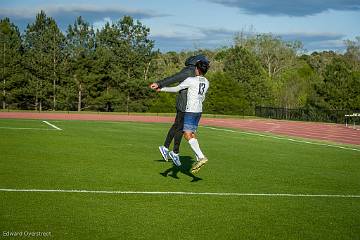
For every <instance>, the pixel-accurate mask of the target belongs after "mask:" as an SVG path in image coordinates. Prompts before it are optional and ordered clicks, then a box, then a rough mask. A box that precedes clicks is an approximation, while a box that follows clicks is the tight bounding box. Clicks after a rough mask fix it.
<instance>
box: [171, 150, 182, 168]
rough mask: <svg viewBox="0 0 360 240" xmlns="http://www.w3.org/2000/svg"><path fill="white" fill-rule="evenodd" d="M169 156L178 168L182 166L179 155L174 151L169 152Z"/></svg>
mask: <svg viewBox="0 0 360 240" xmlns="http://www.w3.org/2000/svg"><path fill="white" fill-rule="evenodd" d="M169 156H170V158H171V160H172V161H173V163H174V164H175V165H176V166H178V167H180V166H181V162H180V157H179V154H176V153H174V152H173V151H171V152H169Z"/></svg>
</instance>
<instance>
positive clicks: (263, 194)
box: [0, 188, 360, 198]
mask: <svg viewBox="0 0 360 240" xmlns="http://www.w3.org/2000/svg"><path fill="white" fill-rule="evenodd" d="M0 192H57V193H95V194H122V195H196V196H199V195H206V196H239V197H241V196H254V197H308V198H315V197H321V198H360V195H346V194H302V193H295V194H294V193H235V192H150V191H110V190H67V189H10V188H1V189H0Z"/></svg>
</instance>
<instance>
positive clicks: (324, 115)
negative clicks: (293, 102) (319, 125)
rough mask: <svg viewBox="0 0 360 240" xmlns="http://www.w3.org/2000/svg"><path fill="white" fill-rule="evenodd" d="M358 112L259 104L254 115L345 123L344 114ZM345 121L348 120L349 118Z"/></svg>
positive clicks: (356, 111) (355, 111)
mask: <svg viewBox="0 0 360 240" xmlns="http://www.w3.org/2000/svg"><path fill="white" fill-rule="evenodd" d="M358 112H360V110H330V109H313V108H312V109H311V108H310V109H302V108H299V109H289V108H274V107H260V106H257V107H255V115H256V116H257V117H263V118H274V119H287V120H299V121H314V122H332V123H345V122H346V117H345V115H349V114H353V113H358ZM347 121H349V119H348V120H347Z"/></svg>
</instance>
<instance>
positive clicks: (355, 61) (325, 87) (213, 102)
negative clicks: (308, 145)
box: [0, 11, 360, 115]
mask: <svg viewBox="0 0 360 240" xmlns="http://www.w3.org/2000/svg"><path fill="white" fill-rule="evenodd" d="M149 34H150V29H149V28H148V27H146V26H144V25H143V24H142V23H141V22H140V21H136V20H134V19H133V18H132V17H130V16H125V17H123V18H121V19H119V20H118V21H116V22H113V23H111V24H110V23H106V24H105V26H104V27H103V28H102V29H97V30H95V29H94V28H93V27H92V26H91V25H90V24H89V23H88V22H86V20H85V19H83V18H82V17H78V18H77V19H76V20H75V21H74V23H73V24H72V25H69V26H68V28H67V30H66V32H62V31H61V30H60V29H59V27H58V25H57V23H56V21H55V20H54V19H53V18H51V17H48V16H47V15H46V13H45V12H44V11H41V12H40V13H38V14H37V16H36V19H35V21H34V22H33V23H31V24H29V25H28V26H27V27H26V29H25V31H24V33H23V34H20V32H19V29H18V27H17V26H16V25H15V24H13V23H12V22H11V21H10V19H9V18H4V19H1V20H0V37H1V41H0V44H1V47H0V56H1V57H0V58H1V65H0V66H1V67H0V71H1V73H0V75H1V83H0V86H1V90H2V93H1V96H0V101H1V104H2V109H26V110H37V111H43V110H62V111H83V110H95V111H118V112H173V111H174V105H175V100H174V99H175V98H174V97H175V96H174V95H172V94H157V93H155V92H154V91H151V90H150V89H149V87H148V85H149V84H150V83H151V82H153V81H156V80H160V79H162V78H164V77H166V76H169V75H172V74H174V73H176V72H177V71H179V70H181V69H182V68H183V67H184V62H185V59H186V58H188V57H189V56H191V55H195V54H199V53H202V54H205V55H206V56H207V57H208V58H209V59H210V61H211V68H210V71H209V72H208V74H207V75H206V76H207V78H208V79H209V81H210V84H211V87H210V90H209V93H208V96H207V100H206V102H205V112H207V113H217V114H246V115H252V114H254V110H255V106H276V107H284V108H289V109H291V108H307V109H354V110H355V109H360V94H359V93H360V37H357V38H356V39H355V40H354V41H352V40H347V41H346V42H345V44H346V51H345V52H344V53H338V52H333V51H323V52H313V53H311V54H304V52H303V47H302V43H301V42H299V41H291V42H289V41H284V40H282V39H281V38H279V37H277V36H274V35H272V34H252V35H248V34H243V33H242V32H240V33H239V34H237V35H236V36H234V43H233V45H232V46H229V47H223V48H219V49H212V50H209V49H197V50H195V51H182V52H172V51H171V52H166V53H162V52H160V51H159V50H156V49H155V48H154V41H153V40H151V39H150V38H149Z"/></svg>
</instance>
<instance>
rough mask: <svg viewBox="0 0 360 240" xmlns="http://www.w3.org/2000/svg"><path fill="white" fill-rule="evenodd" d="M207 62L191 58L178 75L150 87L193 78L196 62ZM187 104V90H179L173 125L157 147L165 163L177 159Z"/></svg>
mask: <svg viewBox="0 0 360 240" xmlns="http://www.w3.org/2000/svg"><path fill="white" fill-rule="evenodd" d="M199 61H203V62H208V63H209V60H208V59H207V58H206V57H205V56H204V55H202V54H200V55H196V56H191V57H189V58H188V59H186V61H185V67H184V68H183V69H182V70H181V71H180V72H178V73H176V74H174V75H172V76H170V77H167V78H164V79H162V80H160V81H157V82H154V83H152V84H151V85H150V88H152V89H158V88H163V87H168V86H170V85H172V84H174V83H181V82H183V81H184V80H185V79H186V78H188V77H195V69H196V67H195V65H196V63H197V62H199ZM186 103H187V89H183V90H181V91H180V92H179V93H178V95H177V97H176V117H175V121H174V123H173V125H172V126H171V128H170V129H169V131H168V134H167V136H166V138H165V142H164V145H163V146H160V147H159V150H160V153H161V155H162V157H163V158H164V160H165V161H168V159H169V157H170V158H171V159H172V161H173V162H174V161H176V160H178V159H179V150H180V143H181V139H182V136H183V125H184V114H185V109H186ZM172 140H174V147H173V150H172V151H169V147H170V144H171V142H172Z"/></svg>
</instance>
